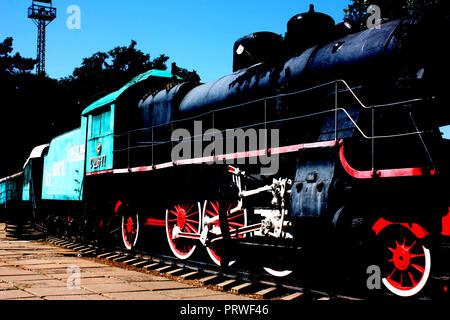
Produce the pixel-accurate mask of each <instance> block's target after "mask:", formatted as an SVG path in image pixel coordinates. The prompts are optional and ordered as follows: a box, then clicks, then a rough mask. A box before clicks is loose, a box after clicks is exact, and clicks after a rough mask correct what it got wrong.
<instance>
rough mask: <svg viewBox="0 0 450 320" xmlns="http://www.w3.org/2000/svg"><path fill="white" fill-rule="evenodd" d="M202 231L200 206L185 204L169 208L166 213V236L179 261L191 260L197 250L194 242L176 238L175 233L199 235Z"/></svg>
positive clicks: (190, 203)
mask: <svg viewBox="0 0 450 320" xmlns="http://www.w3.org/2000/svg"><path fill="white" fill-rule="evenodd" d="M199 229H200V211H199V205H198V203H195V202H184V203H180V204H176V205H173V206H171V207H169V209H167V211H166V234H167V240H168V242H169V246H170V249H171V250H172V252H173V254H174V255H175V256H176V257H178V258H179V259H187V258H189V257H190V256H191V255H192V253H193V252H194V250H195V247H196V246H195V245H194V241H193V240H192V239H188V238H176V237H175V238H174V233H176V232H183V233H191V234H198V233H199Z"/></svg>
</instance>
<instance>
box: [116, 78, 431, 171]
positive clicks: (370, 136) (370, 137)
mask: <svg viewBox="0 0 450 320" xmlns="http://www.w3.org/2000/svg"><path fill="white" fill-rule="evenodd" d="M330 85H334V95H335V99H334V107H333V108H331V109H327V110H322V111H318V112H313V113H308V114H302V115H299V116H294V117H287V118H283V119H276V120H269V121H268V120H267V110H266V109H267V101H268V100H270V99H279V98H283V97H290V96H294V95H300V94H302V93H306V92H310V91H313V90H317V89H320V88H324V87H326V86H330ZM340 85H341V86H342V85H343V86H344V89H339V86H340ZM358 88H359V87H358ZM346 91H348V92H349V93H350V94H351V96H352V97H353V99H354V100H355V101H356V102H357V105H359V107H361V108H362V109H366V110H371V117H372V119H371V134H368V133H366V132H364V130H363V129H362V128H361V127H360V126H359V125H358V124H357V123H356V121H355V120H354V119H353V117H352V116H351V115H350V114H349V112H348V111H347V109H346V108H344V107H339V104H338V94H339V92H346ZM424 100H425V99H424V98H413V99H408V100H403V101H396V102H391V103H384V104H374V105H370V106H367V105H365V104H364V103H363V101H362V100H361V99H360V98H359V97H358V96H357V94H356V93H355V91H354V88H352V87H350V86H349V85H348V83H347V82H346V81H345V80H343V79H338V80H334V81H330V82H326V83H323V84H319V85H316V86H313V87H309V88H306V89H302V90H298V91H295V92H290V93H281V94H277V95H273V96H267V97H263V98H259V99H255V100H252V101H247V102H243V103H239V104H235V105H231V106H227V107H222V108H218V109H213V110H209V111H206V112H203V113H201V114H197V115H194V116H191V117H186V118H182V119H176V120H171V121H168V122H166V123H160V124H157V125H154V126H150V127H146V128H139V129H132V130H129V131H126V132H124V133H121V134H114V135H113V136H114V137H115V138H119V137H123V136H127V137H128V143H127V147H126V148H122V149H115V150H113V152H114V153H118V152H124V151H128V167H129V163H130V153H129V151H130V150H134V149H141V148H149V147H151V148H152V164H153V158H154V154H153V153H154V151H153V149H154V147H155V146H159V145H164V144H168V143H172V144H173V143H174V141H173V140H172V139H171V140H167V141H164V140H163V141H155V139H154V129H156V128H160V127H167V128H169V125H170V126H171V131H172V132H173V127H174V126H173V124H175V123H179V122H184V121H190V120H195V119H199V118H203V117H205V116H207V115H212V116H213V120H212V121H213V124H214V115H215V113H218V112H221V111H226V110H231V109H235V108H238V107H242V106H246V105H251V104H252V105H255V104H257V103H260V102H264V121H263V122H259V123H253V124H249V125H244V126H240V127H235V128H233V129H224V130H218V129H216V130H218V132H220V133H225V132H227V131H234V130H237V129H246V128H251V127H258V126H262V125H264V128H267V124H273V123H279V122H286V121H291V120H298V119H301V118H307V117H313V116H319V115H323V114H326V113H330V112H334V113H335V128H334V133H335V140H336V141H337V139H338V131H339V127H338V113H339V112H344V113H345V116H346V117H347V118H348V119H349V120H350V121H351V122H352V124H353V126H354V128H355V129H356V130H357V131H358V132H359V133H360V135H361V136H362V137H363V138H364V139H367V140H371V144H372V146H371V147H372V150H371V156H372V161H371V162H372V170H375V140H378V139H388V138H399V137H406V136H411V135H419V137H421V135H422V134H424V133H426V132H427V131H419V130H418V128H417V127H416V131H413V132H403V133H397V134H390V135H378V136H377V135H375V110H376V109H378V108H384V107H394V106H404V105H406V104H411V103H418V102H422V101H424ZM213 126H214V125H213ZM150 130H151V132H152V142H151V143H150V142H139V143H140V144H141V145H135V146H131V145H130V143H131V140H130V136H131V134H133V133H137V132H142V131H150ZM202 136H203V133H202V134H200V135H194V136H191V137H190V139H189V141H190V142H192V141H194V140H193V139H195V138H201V137H202ZM221 140H225V139H221ZM422 141H423V139H422ZM137 143H138V142H136V144H137ZM424 147H425V148H426V146H424ZM431 163H433V162H432V161H431ZM433 166H434V165H433Z"/></svg>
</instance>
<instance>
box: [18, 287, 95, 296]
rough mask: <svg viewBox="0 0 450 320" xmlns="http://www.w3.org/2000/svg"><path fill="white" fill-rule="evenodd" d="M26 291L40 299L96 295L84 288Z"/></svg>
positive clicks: (29, 289)
mask: <svg viewBox="0 0 450 320" xmlns="http://www.w3.org/2000/svg"><path fill="white" fill-rule="evenodd" d="M26 291H27V292H28V293H30V294H32V295H35V296H38V297H44V298H45V297H49V296H69V295H87V294H94V293H95V292H90V291H87V290H85V289H83V288H80V289H69V288H67V287H54V288H27V289H26Z"/></svg>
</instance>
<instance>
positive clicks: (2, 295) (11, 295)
mask: <svg viewBox="0 0 450 320" xmlns="http://www.w3.org/2000/svg"><path fill="white" fill-rule="evenodd" d="M28 297H33V295H32V294H30V293H28V292H25V291H22V290H2V291H0V300H3V299H21V298H28Z"/></svg>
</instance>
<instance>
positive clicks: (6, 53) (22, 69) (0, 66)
mask: <svg viewBox="0 0 450 320" xmlns="http://www.w3.org/2000/svg"><path fill="white" fill-rule="evenodd" d="M12 52H13V38H11V37H8V38H6V39H5V40H4V41H3V42H1V43H0V74H1V75H3V76H6V74H9V75H14V74H18V73H20V74H24V73H29V72H30V71H31V70H33V69H34V66H35V64H36V63H37V61H36V60H33V59H30V58H24V57H22V56H21V55H20V53H18V52H17V53H16V54H15V55H14V56H11V53H12Z"/></svg>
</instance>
